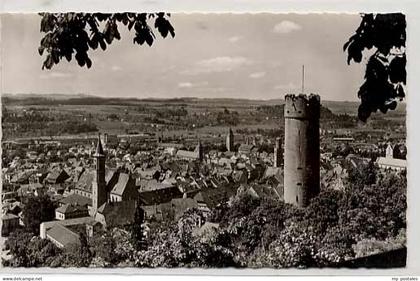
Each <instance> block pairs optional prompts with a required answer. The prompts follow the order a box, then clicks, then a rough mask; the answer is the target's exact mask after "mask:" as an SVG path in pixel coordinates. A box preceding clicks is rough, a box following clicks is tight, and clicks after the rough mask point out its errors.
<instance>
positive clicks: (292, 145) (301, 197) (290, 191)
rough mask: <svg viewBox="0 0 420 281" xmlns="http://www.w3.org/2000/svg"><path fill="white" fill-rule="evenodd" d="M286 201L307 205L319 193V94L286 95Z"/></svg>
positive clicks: (300, 205)
mask: <svg viewBox="0 0 420 281" xmlns="http://www.w3.org/2000/svg"><path fill="white" fill-rule="evenodd" d="M285 101H286V104H285V107H284V120H285V141H284V201H285V202H286V203H290V204H294V205H296V206H299V207H305V206H307V205H308V204H309V200H310V199H311V198H313V197H315V196H316V195H317V194H318V193H319V184H320V179H319V161H320V160H319V158H320V156H319V116H320V97H319V96H318V95H313V94H311V95H309V96H306V95H286V96H285Z"/></svg>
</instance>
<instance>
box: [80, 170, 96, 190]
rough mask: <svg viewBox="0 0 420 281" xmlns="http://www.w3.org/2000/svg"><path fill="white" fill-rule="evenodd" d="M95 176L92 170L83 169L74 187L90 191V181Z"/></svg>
mask: <svg viewBox="0 0 420 281" xmlns="http://www.w3.org/2000/svg"><path fill="white" fill-rule="evenodd" d="M94 176H95V171H94V170H85V171H84V172H83V173H82V175H81V176H80V178H79V180H78V181H77V183H76V188H77V189H81V190H84V191H88V192H92V182H93V179H94Z"/></svg>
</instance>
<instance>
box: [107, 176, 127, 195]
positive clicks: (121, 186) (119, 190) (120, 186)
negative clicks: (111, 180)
mask: <svg viewBox="0 0 420 281" xmlns="http://www.w3.org/2000/svg"><path fill="white" fill-rule="evenodd" d="M129 183H130V175H129V174H126V173H121V174H120V175H119V177H118V182H117V184H116V185H115V186H114V188H113V189H112V191H111V193H114V194H117V195H121V196H122V195H123V193H124V191H125V189H126V188H127V186H128V184H129Z"/></svg>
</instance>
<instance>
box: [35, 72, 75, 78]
mask: <svg viewBox="0 0 420 281" xmlns="http://www.w3.org/2000/svg"><path fill="white" fill-rule="evenodd" d="M72 76H73V74H72V73H68V72H57V71H54V72H49V73H45V74H44V73H43V74H41V75H40V76H39V78H41V79H50V78H68V77H72Z"/></svg>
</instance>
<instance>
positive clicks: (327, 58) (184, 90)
mask: <svg viewBox="0 0 420 281" xmlns="http://www.w3.org/2000/svg"><path fill="white" fill-rule="evenodd" d="M40 19H41V17H40V16H38V15H36V14H14V15H12V14H3V15H1V33H2V34H1V41H2V44H1V48H2V49H1V61H0V63H1V66H2V74H1V75H2V93H7V94H19V93H36V94H87V95H96V96H103V97H134V98H175V97H200V98H246V99H264V100H267V99H279V98H280V99H281V98H283V97H284V95H285V94H288V93H295V94H297V93H300V92H301V80H302V78H301V77H302V65H305V93H316V94H319V95H320V96H321V99H324V100H338V101H356V100H358V98H357V91H358V88H359V86H360V85H361V84H362V82H363V75H364V68H365V62H366V60H364V61H362V63H361V64H355V63H352V64H351V65H347V57H346V53H344V52H343V44H344V43H345V42H346V41H347V39H348V38H349V37H350V36H351V35H352V34H353V33H354V31H355V29H356V28H357V27H358V25H359V23H360V16H359V15H358V14H354V15H351V14H300V15H299V14H268V13H261V14H197V13H195V14H194V13H193V14H172V16H171V18H170V21H171V23H172V25H173V26H174V28H175V33H176V35H175V38H170V37H168V38H166V39H163V38H161V37H160V36H158V39H157V40H156V41H155V42H154V44H153V46H152V47H149V46H147V45H143V46H139V45H134V44H133V36H134V33H130V32H128V31H127V30H126V29H125V27H124V26H121V27H120V31H121V34H122V39H121V40H120V41H114V42H113V43H112V45H111V46H109V48H107V50H106V51H102V50H101V49H97V50H94V51H93V50H90V51H89V56H90V57H91V59H92V62H93V65H92V68H91V69H87V68H86V67H84V68H81V67H79V66H78V65H77V62H76V61H75V60H72V61H71V62H67V61H66V60H65V59H64V60H62V61H61V62H60V64H59V65H55V66H54V67H53V68H52V70H42V69H41V66H42V62H43V59H44V58H43V57H41V56H40V55H39V54H38V46H39V42H40V40H41V38H42V36H43V34H42V33H40V31H39V28H40V27H39V26H40Z"/></svg>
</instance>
